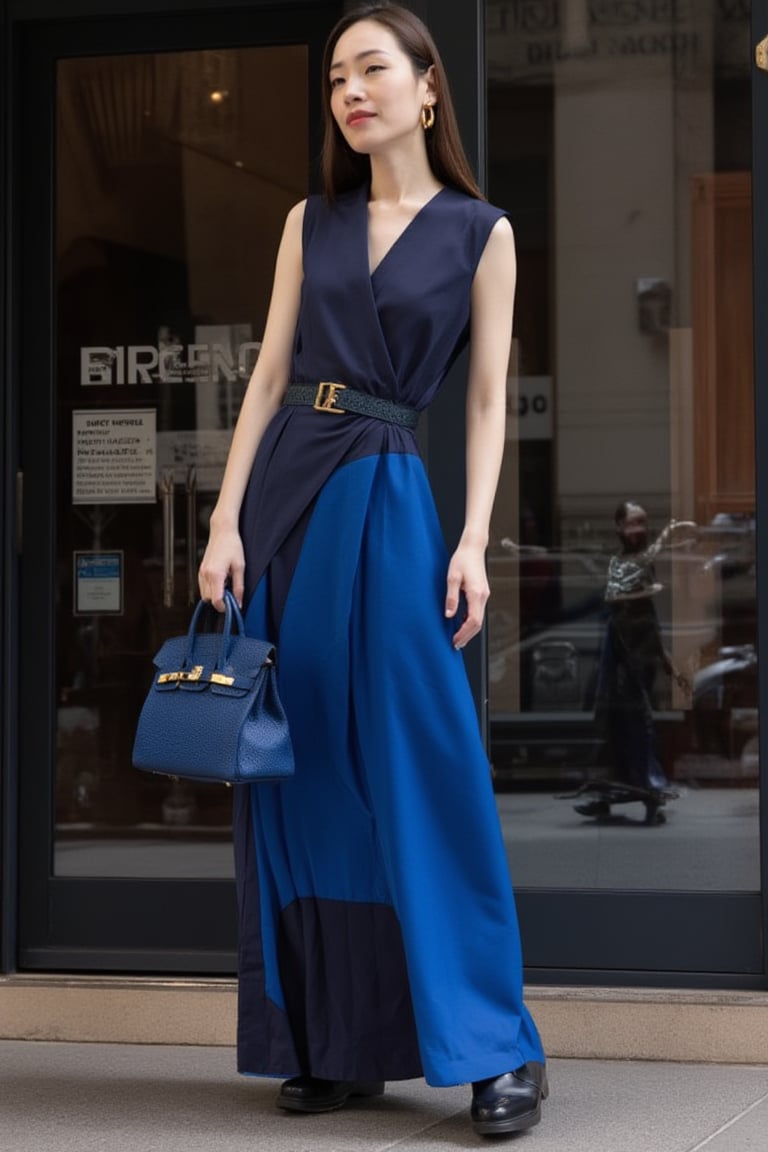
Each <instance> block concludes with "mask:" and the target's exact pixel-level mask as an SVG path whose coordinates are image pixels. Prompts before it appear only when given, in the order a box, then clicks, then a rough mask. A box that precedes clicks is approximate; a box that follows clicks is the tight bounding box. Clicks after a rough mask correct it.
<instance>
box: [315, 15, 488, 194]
mask: <svg viewBox="0 0 768 1152" xmlns="http://www.w3.org/2000/svg"><path fill="white" fill-rule="evenodd" d="M361 20H374V21H376V23H377V24H381V25H383V27H384V28H387V29H388V30H389V31H390V32H391V33H392V35H393V36H394V37H395V39H396V40H397V42H398V44H399V45H400V48H401V49H402V51H403V52H404V53H405V54H406V56H408V57H409V59H410V61H411V63H412V64H413V68H414V71H415V72H417V73H424V72H426V71H427V69H429V68H430V67H433V68H434V75H435V91H436V93H437V100H436V104H435V124H434V127H433V128H429V129H427V130H426V132H425V137H426V145H427V159H428V160H429V166H430V168H431V169H432V172H433V173H434V175H435V176H436V177H437V179H438V180H439V181H440V183H441V184H447V185H449V186H450V187H451V188H457V189H458V190H459V191H460V192H466V193H467V195H468V196H474V197H475V198H476V199H477V200H484V199H485V197H484V196H483V193H482V192H481V191H480V189H479V187H478V185H477V181H476V180H475V177H474V175H473V173H472V169H471V168H470V166H469V161H468V160H467V157H466V154H465V152H464V147H463V145H462V143H461V137H460V135H459V126H458V124H457V123H456V113H455V112H454V110H453V102H452V100H451V93H450V90H449V87H448V78H447V76H446V73H445V67H444V65H443V62H442V60H441V59H440V53H439V52H438V50H437V46H436V44H435V42H434V40H433V39H432V36H431V34H430V32H429V30H428V29H427V27H426V26H425V25H424V24H423V22H422V21H421V20H420V19H419V18H418V16H416V15H414V13H413V12H411V11H410V10H409V9H408V8H403V7H402V6H401V5H399V4H387V3H366V4H360V5H358V6H357V7H355V8H353V9H352V10H351V11H350V12H347V13H346V14H345V15H344V16H342V17H341V19H340V20H339V22H338V23H337V24H336V26H335V27H334V28H333V30H332V32H331V34H330V36H329V37H328V41H327V43H326V45H325V52H324V55H323V79H322V85H323V152H322V175H323V187H324V189H325V194H326V196H327V198H328V199H329V200H333V199H335V197H336V196H339V195H340V194H341V193H342V192H347V191H349V190H350V189H352V188H357V187H359V186H360V185H361V184H367V183H368V182H369V181H370V179H371V161H370V157H369V156H367V155H365V154H364V153H359V152H355V151H354V149H352V148H350V147H349V145H348V144H347V142H346V140H345V139H344V137H343V136H342V134H341V132H340V131H339V127H338V125H337V124H336V121H335V120H334V118H333V114H332V113H331V80H330V71H331V64H332V63H333V54H334V52H335V50H336V45H337V43H338V41H339V39H340V37H341V36H342V35H343V34H344V33H345V32H346V31H347V29H348V28H351V27H352V25H353V24H358V23H359V22H360V21H361Z"/></svg>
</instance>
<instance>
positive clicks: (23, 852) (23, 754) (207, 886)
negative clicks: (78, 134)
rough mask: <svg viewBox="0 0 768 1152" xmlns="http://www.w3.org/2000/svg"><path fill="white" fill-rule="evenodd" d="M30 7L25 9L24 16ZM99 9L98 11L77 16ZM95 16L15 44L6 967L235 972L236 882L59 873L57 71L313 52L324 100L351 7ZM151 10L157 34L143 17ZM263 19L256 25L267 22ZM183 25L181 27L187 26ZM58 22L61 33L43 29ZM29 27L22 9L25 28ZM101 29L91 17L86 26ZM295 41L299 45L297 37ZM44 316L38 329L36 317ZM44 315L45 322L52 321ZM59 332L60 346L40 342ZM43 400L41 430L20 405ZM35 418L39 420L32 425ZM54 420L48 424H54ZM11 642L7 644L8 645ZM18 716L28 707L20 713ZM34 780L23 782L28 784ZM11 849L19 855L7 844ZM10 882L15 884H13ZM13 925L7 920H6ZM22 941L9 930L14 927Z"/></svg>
mask: <svg viewBox="0 0 768 1152" xmlns="http://www.w3.org/2000/svg"><path fill="white" fill-rule="evenodd" d="M27 7H28V6H25V9H26V8H27ZM73 7H78V8H79V9H83V8H86V9H89V10H92V9H94V8H95V7H96V6H95V5H82V4H81V5H73ZM100 7H101V12H100V13H98V15H94V14H93V12H92V11H88V12H86V16H85V18H84V19H82V20H66V21H63V20H61V10H60V9H59V8H55V9H54V7H53V5H52V4H50V3H47V4H40V5H38V6H37V8H36V15H37V16H38V17H39V19H37V20H29V19H25V20H24V21H23V22H21V21H20V22H19V23H18V25H17V26H16V28H15V30H14V53H13V61H14V65H15V68H16V77H17V84H16V86H15V88H14V90H13V94H12V95H13V100H14V104H13V113H14V115H13V120H12V124H11V127H12V133H13V140H14V153H15V158H16V164H15V165H14V166H13V167H14V171H15V175H16V181H15V187H14V192H15V194H16V195H17V197H18V203H19V205H23V212H22V213H21V214H20V219H22V220H24V219H27V220H30V219H31V220H34V221H35V225H36V226H35V227H34V228H31V227H27V228H24V227H22V228H21V229H17V230H16V234H18V231H21V232H22V234H23V235H24V236H25V240H24V251H23V262H22V260H21V255H22V253H21V252H20V250H19V247H18V246H16V247H15V249H14V251H12V253H11V257H12V267H13V275H14V293H13V296H14V311H13V316H12V324H11V327H10V332H11V333H18V341H17V349H18V350H20V349H24V357H23V362H22V357H21V356H20V355H19V356H18V361H19V363H18V369H19V370H18V373H17V374H15V375H14V376H13V377H12V379H15V380H18V382H19V388H18V391H19V393H20V396H19V399H18V406H19V411H18V412H17V413H16V414H15V421H14V429H15V433H16V440H17V442H18V444H19V446H20V447H19V449H18V452H19V456H18V458H19V460H20V461H21V462H22V466H23V462H25V461H28V460H31V459H33V458H34V459H35V466H34V468H30V467H28V468H27V470H26V476H25V491H24V502H25V505H26V520H27V523H28V524H29V523H34V524H35V526H36V528H35V531H29V530H27V531H25V534H24V553H23V556H22V565H23V572H24V573H25V574H26V579H24V580H22V579H18V580H15V581H14V580H11V581H9V583H10V585H11V592H12V596H13V599H12V612H13V618H14V619H18V620H19V628H20V630H21V634H22V636H23V643H18V638H16V642H15V644H14V645H13V648H12V649H11V653H12V655H11V659H12V660H13V658H14V657H15V661H14V663H15V666H16V668H17V669H18V683H19V711H18V713H15V714H14V716H17V717H18V720H17V721H16V723H15V724H14V723H13V720H14V716H11V717H10V718H9V719H10V720H11V723H9V728H10V727H14V728H15V730H16V740H17V746H16V748H15V756H14V758H13V759H10V758H9V769H10V771H8V772H7V773H6V775H7V777H8V779H9V780H12V779H13V776H14V775H15V773H14V771H13V768H14V766H15V765H18V766H19V771H18V775H17V787H18V824H17V829H18V832H17V835H14V836H13V837H10V836H9V841H11V839H12V840H13V841H14V842H15V849H16V851H17V852H18V860H19V875H18V887H15V886H14V887H15V892H14V893H12V894H11V895H12V896H15V900H14V901H13V902H14V903H15V910H16V919H17V925H18V928H17V933H18V934H17V937H16V940H15V947H14V946H13V941H12V936H11V933H10V931H8V934H7V935H8V951H7V953H6V955H5V957H4V964H5V966H6V968H7V969H9V970H12V969H13V968H14V967H15V966H17V965H18V967H21V968H26V969H49V970H56V969H59V970H61V969H65V970H78V969H90V970H94V969H100V970H103V971H115V970H123V971H124V970H131V971H136V972H147V971H153V972H158V971H163V972H188V973H199V972H205V973H211V974H220V973H230V972H232V971H234V969H235V966H236V902H235V891H234V883H233V882H232V881H231V880H204V879H202V880H200V879H195V880H170V879H169V880H163V879H161V878H158V879H132V878H131V879H129V878H126V879H114V878H100V877H57V876H55V875H54V874H53V844H52V834H51V833H52V828H53V791H54V790H53V786H52V779H51V776H52V769H53V765H54V764H55V756H54V746H53V740H54V733H55V716H54V703H53V702H54V700H55V692H54V673H53V667H54V660H53V658H52V657H53V642H54V641H53V638H54V636H55V627H56V614H55V604H54V602H53V601H54V598H53V588H52V581H51V572H52V571H53V564H54V560H55V538H54V528H55V525H54V524H53V523H51V521H50V517H49V516H46V510H47V509H49V508H51V507H53V506H54V501H53V499H52V496H53V492H54V486H55V484H56V470H55V451H54V429H55V411H56V409H55V375H54V368H53V346H52V338H53V333H54V331H55V328H54V320H55V317H54V312H53V308H54V302H53V294H52V292H51V291H50V289H47V288H45V287H43V288H42V289H41V288H40V285H41V284H42V285H46V284H50V281H51V273H52V269H53V222H52V211H51V208H52V205H53V204H54V143H55V141H54V117H53V109H54V107H55V82H56V78H55V62H56V61H57V60H59V59H63V58H67V57H80V56H88V55H100V56H101V55H110V54H113V53H114V54H116V55H122V54H125V53H131V52H135V53H148V52H153V51H185V50H186V51H190V50H196V49H202V48H210V47H212V46H216V47H222V48H225V47H233V48H237V47H251V46H254V47H255V46H259V45H260V44H264V45H279V44H291V43H297V42H300V43H306V44H308V45H309V73H310V75H309V90H310V93H312V94H314V93H316V92H317V91H319V88H320V65H321V54H322V47H323V43H324V40H325V36H326V34H327V31H328V28H329V27H330V26H331V24H332V23H333V21H334V20H335V19H336V18H337V17H338V15H339V13H340V11H341V5H340V3H339V2H336V3H331V2H329V0H304V2H303V3H299V2H289V3H277V2H275V0H269V2H267V0H264V2H263V3H253V2H250V3H248V4H240V5H235V6H233V7H234V8H235V9H237V8H239V9H240V10H239V11H238V10H232V9H228V11H227V12H225V13H222V12H221V11H220V10H218V9H216V7H215V6H214V5H212V4H211V3H207V4H195V3H192V4H189V3H174V2H171V3H169V2H168V0H165V2H164V3H162V4H160V3H156V4H154V5H149V4H142V5H137V4H130V3H126V4H124V5H119V6H118V5H114V6H113V14H112V15H111V16H110V17H108V18H105V17H104V16H103V5H101V6H100ZM149 8H151V9H152V12H153V18H152V20H151V21H146V20H141V19H137V18H136V16H137V14H138V12H139V11H147V9H149ZM255 8H258V9H259V10H260V11H259V17H260V18H259V19H258V21H255V20H254V9H255ZM182 11H183V13H184V20H183V21H180V20H179V19H178V16H179V13H180V12H182ZM53 14H55V19H54V20H51V21H50V22H49V21H47V20H45V21H44V19H43V17H44V15H53ZM28 15H29V13H28V11H27V10H25V17H27V16H28ZM89 17H90V18H89ZM297 30H298V31H297ZM318 111H319V107H318V101H317V100H316V99H312V98H310V110H309V115H310V155H308V157H307V163H308V169H309V170H310V172H312V176H311V177H310V184H312V183H313V182H314V181H315V173H314V169H313V164H312V158H313V157H314V156H316V155H317V154H318V152H319V138H320V125H319V115H318ZM33 317H35V322H34V323H33V320H32V318H33ZM41 317H42V319H41ZM41 331H42V332H47V333H49V338H48V340H46V339H42V340H41V339H40V333H41ZM33 386H34V387H36V389H37V395H36V396H35V401H34V417H35V421H34V424H33V421H32V419H31V415H32V412H31V408H30V401H29V399H27V401H26V405H25V404H24V400H23V397H24V395H25V393H26V395H27V396H29V395H30V389H31V387H33ZM24 416H26V418H23V417H24ZM41 417H42V418H41ZM8 639H10V638H8ZM14 707H15V704H14ZM22 768H23V770H21V769H22ZM9 846H10V845H9ZM13 880H14V876H13V873H12V872H9V873H8V874H7V875H6V874H5V869H4V882H5V883H6V884H8V885H11V884H12V883H13ZM8 918H9V914H8V912H6V920H7V921H8ZM7 928H8V929H10V924H8V923H7Z"/></svg>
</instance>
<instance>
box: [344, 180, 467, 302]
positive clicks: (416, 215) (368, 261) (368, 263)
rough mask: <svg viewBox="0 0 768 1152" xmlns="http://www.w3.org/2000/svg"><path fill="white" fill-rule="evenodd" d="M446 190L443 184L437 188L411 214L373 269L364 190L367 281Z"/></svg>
mask: <svg viewBox="0 0 768 1152" xmlns="http://www.w3.org/2000/svg"><path fill="white" fill-rule="evenodd" d="M446 188H447V185H446V184H444V185H443V187H442V188H438V190H437V192H435V193H434V195H432V196H430V198H429V200H425V201H424V203H423V204H422V206H421V208H419V210H418V211H417V212H415V213H414V214H413V216H412V217H411V219H410V220H409V221H408V223H407V224H406V225H405V227H404V228H403V229H402V231H400V232H398V234H397V236H395V238H394V240H393V241H392V243H391V244H390V246H389V248H387V250H386V252H385V253H384V255H383V256H382V257H381V259H380V260H379V261H378V263H377V264H376V267H375V268H371V214H370V208H369V199H368V189H367V188H366V190H365V196H364V199H363V205H364V208H365V217H364V219H365V263H366V267H367V268H368V278H369V280H371V281H372V280H373V278H374V276H376V274H377V273H378V271H379V269H380V268H381V266H382V264H384V263H385V262H386V261H387V260H388V259H389V257H390V255H391V253H392V251H393V249H395V248H397V246H398V244H399V243H400V241H401V240H402V239H403V237H404V236H405V235H406V233H408V232H410V230H411V228H413V226H414V224H415V223H416V221H417V220H418V219H419V217H420V216H422V215H423V213H424V212H425V211H426V210H427V208H429V206H430V204H434V202H435V200H437V198H438V197H439V196H442V194H443V192H445V190H446Z"/></svg>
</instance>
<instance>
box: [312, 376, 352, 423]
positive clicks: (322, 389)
mask: <svg viewBox="0 0 768 1152" xmlns="http://www.w3.org/2000/svg"><path fill="white" fill-rule="evenodd" d="M345 388H346V384H336V383H335V382H332V381H327V380H321V381H320V383H319V384H318V386H317V395H316V396H315V402H314V404H313V405H312V407H313V408H314V409H315V411H316V412H335V413H336V414H337V415H343V414H344V409H343V408H337V407H336V397H337V396H338V394H339V392H342V391H343V390H344V389H345Z"/></svg>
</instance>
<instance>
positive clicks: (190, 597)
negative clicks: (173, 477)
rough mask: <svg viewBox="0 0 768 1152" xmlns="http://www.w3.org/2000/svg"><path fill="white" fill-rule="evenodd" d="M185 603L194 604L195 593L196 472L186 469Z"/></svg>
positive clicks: (195, 600) (196, 594) (196, 593)
mask: <svg viewBox="0 0 768 1152" xmlns="http://www.w3.org/2000/svg"><path fill="white" fill-rule="evenodd" d="M186 492H187V603H188V604H196V603H197V601H198V592H197V470H196V468H195V466H194V465H193V464H190V466H189V468H187V483H186Z"/></svg>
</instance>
